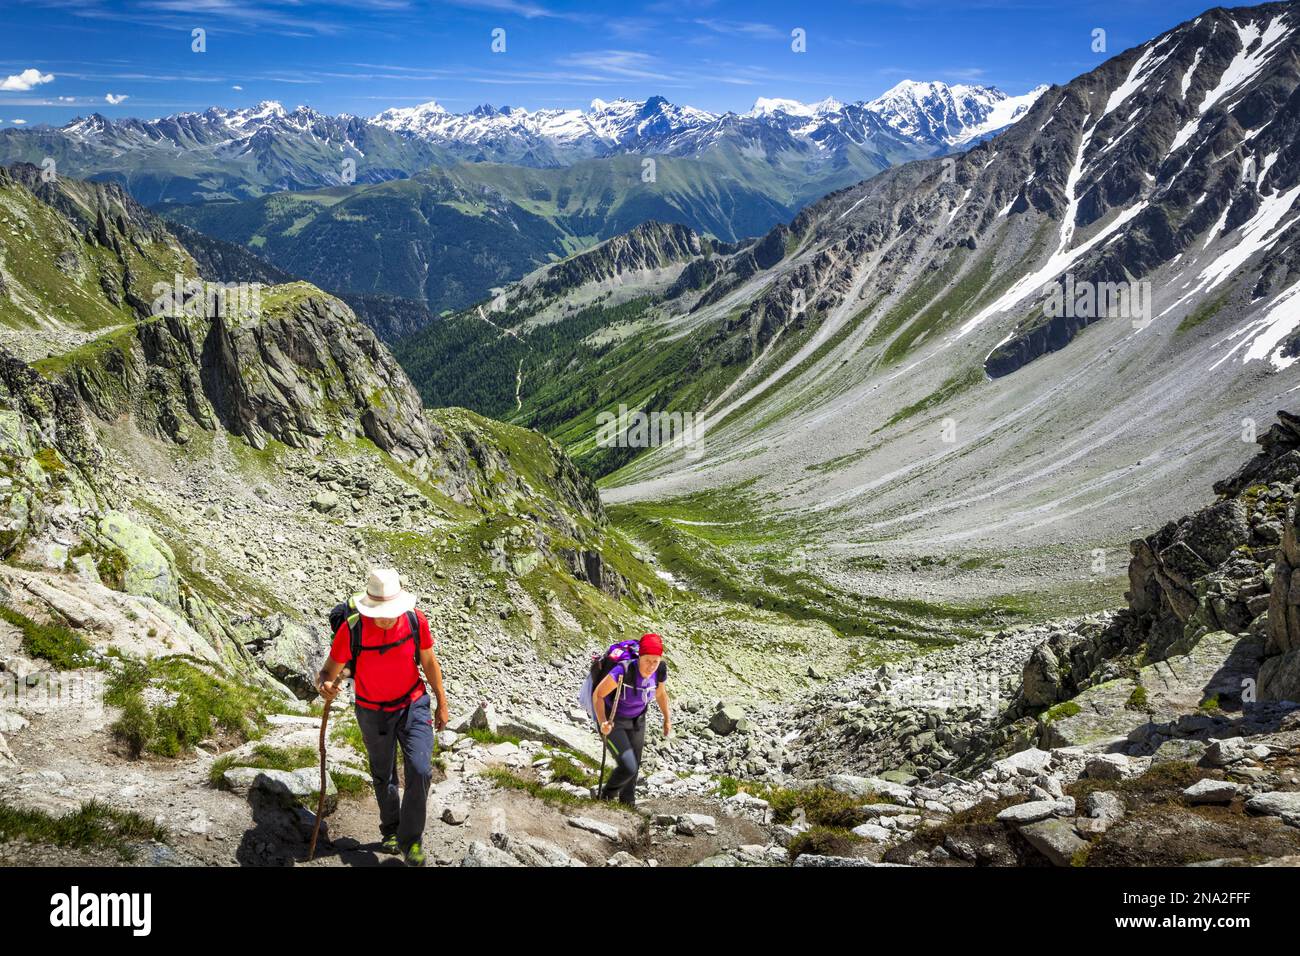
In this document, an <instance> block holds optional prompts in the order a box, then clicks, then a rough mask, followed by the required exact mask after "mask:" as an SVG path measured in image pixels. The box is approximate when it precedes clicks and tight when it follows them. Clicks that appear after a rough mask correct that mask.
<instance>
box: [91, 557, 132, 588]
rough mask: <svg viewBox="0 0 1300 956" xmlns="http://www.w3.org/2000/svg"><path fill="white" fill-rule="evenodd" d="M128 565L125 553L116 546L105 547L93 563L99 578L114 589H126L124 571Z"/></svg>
mask: <svg viewBox="0 0 1300 956" xmlns="http://www.w3.org/2000/svg"><path fill="white" fill-rule="evenodd" d="M129 567H130V565H129V564H128V563H127V560H126V555H125V554H123V553H122V552H121V551H119V550H118V549H117V548H109V549H107V550H106V551H105V552H104V554H103V556H101V557H100V559H99V560H98V561H97V562H96V563H95V570H96V571H97V572H98V573H99V579H100V580H101V581H103V582H104V584H105V585H106V586H108V587H110V588H112V589H113V590H114V591H124V590H126V572H127V569H128V568H129Z"/></svg>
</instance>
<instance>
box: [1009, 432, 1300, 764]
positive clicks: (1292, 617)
mask: <svg viewBox="0 0 1300 956" xmlns="http://www.w3.org/2000/svg"><path fill="white" fill-rule="evenodd" d="M1257 443H1258V444H1259V445H1260V446H1261V451H1260V452H1259V453H1258V454H1257V455H1255V456H1254V457H1253V458H1252V459H1250V460H1249V461H1248V462H1246V463H1245V464H1244V465H1242V467H1241V468H1240V469H1238V471H1237V472H1236V473H1235V474H1234V475H1232V476H1231V477H1229V478H1226V479H1224V480H1222V481H1220V482H1218V483H1216V484H1215V486H1214V489H1215V491H1216V492H1218V494H1219V499H1218V500H1217V501H1215V502H1214V503H1213V504H1210V505H1208V506H1207V507H1205V508H1202V509H1201V510H1200V511H1198V512H1196V513H1195V514H1191V515H1188V516H1186V517H1184V518H1181V519H1179V520H1178V521H1171V522H1169V523H1168V524H1167V525H1165V526H1164V527H1163V528H1161V529H1160V530H1159V531H1158V532H1156V533H1155V534H1153V535H1151V536H1149V537H1146V538H1140V539H1138V540H1136V541H1134V542H1132V544H1131V545H1130V550H1131V552H1132V560H1131V561H1130V563H1129V583H1130V589H1129V592H1128V602H1129V606H1128V607H1127V608H1126V609H1124V610H1122V611H1120V612H1119V613H1118V614H1116V615H1115V616H1114V617H1113V618H1111V619H1110V620H1109V621H1108V622H1107V623H1106V625H1105V626H1104V627H1101V628H1096V627H1090V626H1087V625H1082V624H1081V625H1076V626H1074V627H1071V628H1066V629H1064V630H1062V631H1059V632H1057V633H1054V634H1052V635H1051V636H1050V637H1049V638H1048V639H1047V640H1046V641H1043V642H1042V643H1040V644H1039V645H1038V646H1036V647H1035V648H1034V649H1033V651H1032V652H1031V653H1030V655H1029V659H1028V660H1027V661H1026V663H1025V666H1024V670H1023V672H1022V675H1021V685H1020V689H1019V691H1018V693H1017V695H1016V699H1015V701H1014V702H1013V704H1012V706H1011V707H1009V708H1008V709H1007V711H1006V712H1005V714H1004V715H1003V718H1002V721H1003V724H1004V725H1006V726H1010V725H1011V724H1012V723H1013V722H1016V721H1023V720H1025V719H1030V718H1032V719H1033V720H1034V721H1036V726H1037V733H1038V737H1039V739H1040V741H1041V742H1042V744H1043V745H1044V746H1118V745H1123V746H1126V747H1131V746H1136V747H1138V748H1139V749H1141V748H1144V747H1145V748H1147V749H1148V751H1149V749H1150V748H1151V747H1158V746H1159V745H1160V744H1162V743H1163V742H1164V741H1165V740H1170V739H1174V738H1179V739H1185V738H1188V737H1196V736H1198V735H1199V736H1204V735H1205V734H1206V733H1209V732H1210V727H1211V725H1212V724H1214V722H1215V721H1216V720H1218V719H1219V718H1215V717H1212V716H1208V715H1204V714H1201V715H1200V716H1196V717H1195V718H1194V719H1193V718H1190V717H1189V715H1196V714H1198V713H1199V711H1200V710H1201V708H1202V707H1203V706H1207V707H1209V708H1210V709H1211V710H1212V711H1214V712H1219V711H1226V712H1232V713H1242V712H1243V711H1244V710H1246V709H1248V705H1254V704H1256V703H1259V704H1264V703H1267V702H1274V701H1300V578H1297V575H1296V571H1297V569H1298V568H1300V544H1298V543H1297V542H1298V541H1300V536H1298V534H1297V529H1296V520H1297V514H1296V506H1297V497H1296V492H1297V484H1298V483H1300V417H1297V416H1295V415H1293V414H1291V413H1289V412H1286V411H1282V412H1279V413H1278V421H1277V423H1276V424H1274V425H1273V426H1271V427H1270V428H1269V429H1268V430H1267V431H1266V432H1265V433H1264V434H1262V435H1261V436H1260V437H1259V439H1258V441H1257ZM1242 719H1245V718H1244V717H1243V718H1242ZM1260 719H1263V720H1265V722H1266V720H1267V718H1260ZM1216 726H1217V725H1216Z"/></svg>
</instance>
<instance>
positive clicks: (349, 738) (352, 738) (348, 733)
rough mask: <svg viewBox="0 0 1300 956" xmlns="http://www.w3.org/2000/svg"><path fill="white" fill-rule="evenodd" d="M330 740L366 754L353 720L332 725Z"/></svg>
mask: <svg viewBox="0 0 1300 956" xmlns="http://www.w3.org/2000/svg"><path fill="white" fill-rule="evenodd" d="M330 739H331V740H333V741H335V742H336V743H340V744H344V745H346V746H348V747H351V748H352V749H353V750H355V751H356V752H357V753H359V754H365V752H366V740H365V737H363V736H362V735H361V725H360V724H358V723H357V722H356V721H355V720H346V721H339V722H338V723H336V724H334V726H332V727H331V728H330ZM435 746H436V745H435Z"/></svg>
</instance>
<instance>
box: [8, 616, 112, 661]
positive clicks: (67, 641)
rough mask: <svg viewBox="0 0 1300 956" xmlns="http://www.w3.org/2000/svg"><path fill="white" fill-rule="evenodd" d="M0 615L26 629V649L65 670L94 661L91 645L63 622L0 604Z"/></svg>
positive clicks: (24, 637)
mask: <svg viewBox="0 0 1300 956" xmlns="http://www.w3.org/2000/svg"><path fill="white" fill-rule="evenodd" d="M0 618H3V619H4V620H5V621H8V622H9V623H10V624H12V625H13V626H14V627H16V628H18V630H20V631H21V632H22V635H23V636H22V649H23V653H24V654H27V655H28V656H29V657H37V658H40V659H41V660H43V661H49V662H50V663H51V664H53V665H54V666H55V667H56V668H58V669H59V670H61V671H70V670H76V669H77V668H79V667H89V666H91V665H93V664H94V658H93V657H92V656H91V653H90V645H89V644H87V643H86V641H85V640H84V639H83V638H82V637H81V635H79V634H77V633H76V632H75V631H72V630H70V629H69V628H66V627H63V626H62V625H59V624H40V623H38V622H36V621H33V620H32V619H31V618H30V617H28V616H27V615H26V614H23V613H22V612H20V611H15V610H14V609H13V608H11V607H5V606H4V605H0Z"/></svg>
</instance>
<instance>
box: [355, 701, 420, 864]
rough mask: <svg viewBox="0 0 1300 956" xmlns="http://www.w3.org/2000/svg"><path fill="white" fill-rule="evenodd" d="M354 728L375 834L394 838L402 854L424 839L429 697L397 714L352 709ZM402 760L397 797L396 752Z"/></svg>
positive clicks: (385, 837)
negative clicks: (370, 791)
mask: <svg viewBox="0 0 1300 956" xmlns="http://www.w3.org/2000/svg"><path fill="white" fill-rule="evenodd" d="M356 712H357V724H358V726H360V728H361V737H362V739H363V740H364V741H365V744H366V755H367V756H368V757H369V758H370V778H371V782H372V783H373V784H374V787H375V799H376V800H378V801H379V832H380V834H381V835H382V836H383V838H384V839H387V838H388V837H390V836H392V835H393V834H396V835H397V842H398V844H399V845H400V846H401V847H402V849H403V850H405V849H406V848H407V847H409V846H410V845H411V844H412V843H415V842H417V841H419V840H423V839H424V822H425V812H426V807H427V805H428V801H429V787H430V786H431V785H432V784H433V724H432V723H431V722H430V712H429V695H428V694H427V693H426V694H424V695H422V696H421V697H420V699H419V700H417V701H415V702H414V703H412V704H408V705H407V706H405V707H403V708H402V709H401V710H369V709H367V708H365V707H357V708H356ZM399 745H400V746H401V748H402V757H403V758H404V760H405V764H404V769H405V772H406V790H405V791H404V792H403V793H402V794H401V796H400V797H399V796H398V789H397V748H398V746H399Z"/></svg>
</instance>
